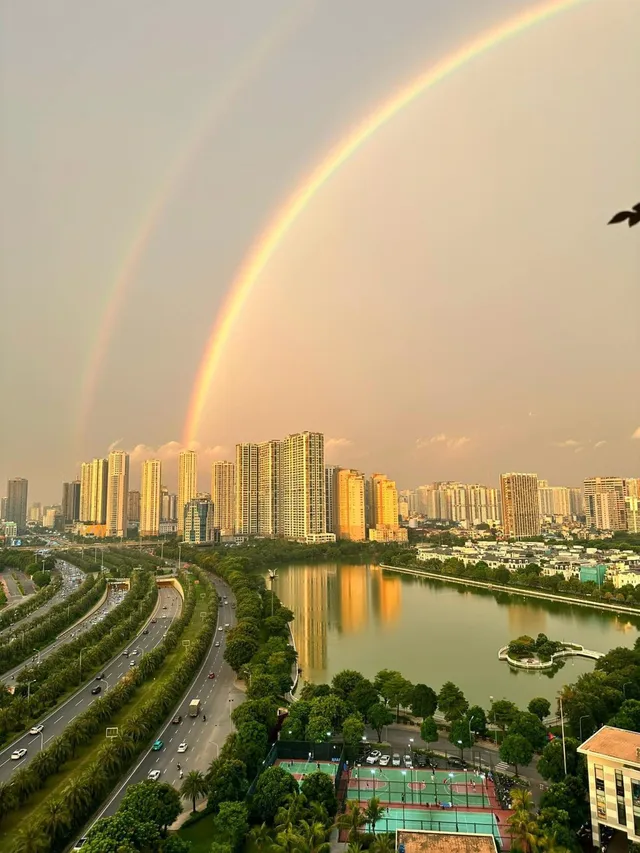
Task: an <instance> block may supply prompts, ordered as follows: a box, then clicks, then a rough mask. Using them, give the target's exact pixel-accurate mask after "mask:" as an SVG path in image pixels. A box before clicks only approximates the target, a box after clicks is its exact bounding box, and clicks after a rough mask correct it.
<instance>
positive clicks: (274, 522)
mask: <svg viewBox="0 0 640 853" xmlns="http://www.w3.org/2000/svg"><path fill="white" fill-rule="evenodd" d="M280 449H281V443H280V441H277V440H272V441H262V442H260V444H259V445H258V533H259V534H260V536H281V535H282V532H283V519H282V472H281V469H280V456H281V454H280Z"/></svg>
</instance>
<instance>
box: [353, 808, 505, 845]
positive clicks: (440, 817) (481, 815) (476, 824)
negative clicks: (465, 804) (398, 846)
mask: <svg viewBox="0 0 640 853" xmlns="http://www.w3.org/2000/svg"><path fill="white" fill-rule="evenodd" d="M370 828H371V827H370V826H368V827H367V829H370ZM396 829H409V830H411V829H433V830H436V831H439V832H479V833H482V834H483V835H493V837H494V838H497V839H498V840H500V830H499V828H498V823H497V821H496V819H495V817H494V816H493V813H492V812H467V811H464V812H459V811H456V810H455V809H451V810H446V811H445V810H443V809H437V810H436V809H434V810H432V811H429V810H428V809H421V810H418V809H407V808H405V809H399V808H391V809H386V811H385V814H384V817H383V818H382V820H379V821H376V832H395V830H396Z"/></svg>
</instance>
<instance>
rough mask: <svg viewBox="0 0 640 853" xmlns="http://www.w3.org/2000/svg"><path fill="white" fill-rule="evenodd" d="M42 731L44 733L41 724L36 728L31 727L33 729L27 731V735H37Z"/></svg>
mask: <svg viewBox="0 0 640 853" xmlns="http://www.w3.org/2000/svg"><path fill="white" fill-rule="evenodd" d="M42 731H44V726H43V725H42V723H38V725H37V726H33V728H31V729H29V734H30V735H39V734H40V732H42Z"/></svg>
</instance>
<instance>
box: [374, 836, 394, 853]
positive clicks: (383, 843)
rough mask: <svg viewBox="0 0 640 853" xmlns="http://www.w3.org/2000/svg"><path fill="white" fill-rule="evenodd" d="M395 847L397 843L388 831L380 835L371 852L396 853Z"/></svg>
mask: <svg viewBox="0 0 640 853" xmlns="http://www.w3.org/2000/svg"><path fill="white" fill-rule="evenodd" d="M395 849H396V845H395V844H394V843H393V840H392V838H391V836H390V835H389V834H388V833H386V834H385V835H379V836H378V837H377V838H376V840H375V841H374V842H373V844H372V845H371V848H370V850H371V853H395Z"/></svg>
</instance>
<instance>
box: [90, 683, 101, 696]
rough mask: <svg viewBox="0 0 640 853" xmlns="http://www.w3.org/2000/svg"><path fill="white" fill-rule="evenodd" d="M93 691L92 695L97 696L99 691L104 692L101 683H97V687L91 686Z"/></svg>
mask: <svg viewBox="0 0 640 853" xmlns="http://www.w3.org/2000/svg"><path fill="white" fill-rule="evenodd" d="M91 693H92V695H93V696H97V695H98V693H102V687H100V685H99V684H96V686H95V687H92V688H91Z"/></svg>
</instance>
